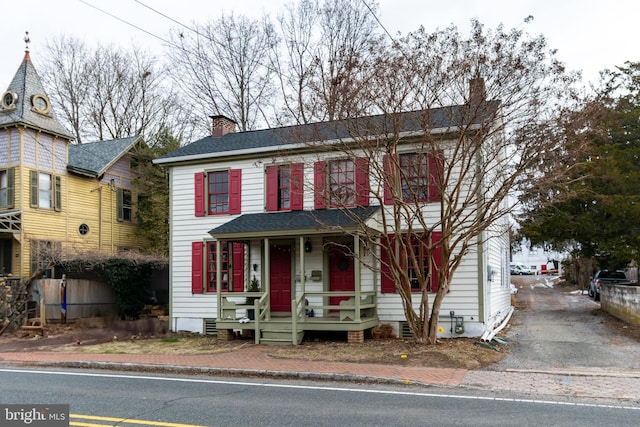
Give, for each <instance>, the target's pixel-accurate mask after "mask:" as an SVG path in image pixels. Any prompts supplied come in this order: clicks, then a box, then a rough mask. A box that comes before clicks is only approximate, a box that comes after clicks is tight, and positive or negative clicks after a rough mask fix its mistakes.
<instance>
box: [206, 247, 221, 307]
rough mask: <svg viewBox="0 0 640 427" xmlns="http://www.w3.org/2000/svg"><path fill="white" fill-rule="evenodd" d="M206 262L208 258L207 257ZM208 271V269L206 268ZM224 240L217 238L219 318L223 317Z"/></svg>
mask: <svg viewBox="0 0 640 427" xmlns="http://www.w3.org/2000/svg"><path fill="white" fill-rule="evenodd" d="M205 262H206V259H205ZM205 271H206V269H205ZM221 284H222V242H221V241H220V240H217V239H216V298H217V301H218V319H222V290H221V288H220V285H221Z"/></svg>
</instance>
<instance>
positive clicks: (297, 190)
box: [290, 163, 304, 211]
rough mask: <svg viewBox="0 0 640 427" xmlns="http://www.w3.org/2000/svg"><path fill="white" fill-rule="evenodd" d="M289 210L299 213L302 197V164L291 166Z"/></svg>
mask: <svg viewBox="0 0 640 427" xmlns="http://www.w3.org/2000/svg"><path fill="white" fill-rule="evenodd" d="M290 179H291V210H293V211H300V210H302V207H303V197H304V185H303V184H304V163H293V164H292V165H291V178H290Z"/></svg>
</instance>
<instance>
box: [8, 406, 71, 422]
mask: <svg viewBox="0 0 640 427" xmlns="http://www.w3.org/2000/svg"><path fill="white" fill-rule="evenodd" d="M0 425H2V426H3V427H13V426H36V427H37V426H40V427H68V426H69V405H0Z"/></svg>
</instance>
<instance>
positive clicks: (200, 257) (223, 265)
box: [191, 241, 245, 294]
mask: <svg viewBox="0 0 640 427" xmlns="http://www.w3.org/2000/svg"><path fill="white" fill-rule="evenodd" d="M220 247H221V252H220V263H218V256H217V243H216V242H204V243H203V242H193V243H192V253H191V259H192V276H191V291H192V293H194V294H199V293H203V291H206V292H217V291H218V290H221V291H223V292H226V291H235V292H242V290H243V289H244V277H245V274H244V271H245V259H244V253H245V245H244V243H242V242H226V241H222V242H220ZM218 273H220V283H218Z"/></svg>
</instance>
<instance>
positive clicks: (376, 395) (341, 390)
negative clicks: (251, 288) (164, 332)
mask: <svg viewBox="0 0 640 427" xmlns="http://www.w3.org/2000/svg"><path fill="white" fill-rule="evenodd" d="M0 396H2V398H1V401H2V402H1V403H3V404H25V403H30V404H41V403H46V404H53V403H62V404H70V408H71V410H70V412H71V417H70V421H71V425H73V426H92V427H96V426H103V425H105V426H106V425H109V426H133V425H136V426H145V425H146V426H163V427H192V426H210V427H221V426H233V427H241V426H279V427H280V426H296V427H297V426H314V427H315V426H319V427H323V426H347V425H348V426H368V427H370V426H411V425H414V426H496V425H500V426H513V425H518V426H540V425H545V426H546V425H549V426H550V425H553V426H575V425H601V426H616V427H622V426H636V425H637V420H638V418H639V417H640V409H639V408H637V407H635V408H633V407H625V406H607V405H597V404H592V403H588V402H585V401H576V400H573V399H562V400H561V401H552V400H546V401H545V400H540V399H535V400H534V399H531V398H528V397H526V396H525V397H521V398H518V397H516V396H498V395H495V394H491V393H489V392H482V391H474V392H464V391H451V390H443V389H438V388H428V389H427V388H424V387H382V386H373V385H366V386H364V385H358V384H351V385H347V384H343V385H336V384H335V383H322V382H283V381H269V380H263V379H260V380H229V379H215V378H209V377H203V376H200V377H195V376H194V377H177V376H160V375H123V374H118V373H109V372H105V371H100V372H92V371H82V372H74V371H62V370H46V371H45V370H37V369H15V368H14V369H0ZM0 415H1V414H0ZM33 425H34V426H35V424H33Z"/></svg>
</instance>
